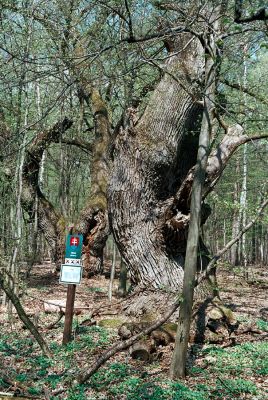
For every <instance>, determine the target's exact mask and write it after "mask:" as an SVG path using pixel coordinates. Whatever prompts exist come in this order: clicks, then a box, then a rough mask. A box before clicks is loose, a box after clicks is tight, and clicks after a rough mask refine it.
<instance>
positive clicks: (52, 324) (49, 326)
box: [45, 310, 64, 329]
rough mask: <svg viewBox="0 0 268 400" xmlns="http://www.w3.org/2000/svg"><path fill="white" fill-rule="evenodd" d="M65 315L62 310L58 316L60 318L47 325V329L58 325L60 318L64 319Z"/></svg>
mask: <svg viewBox="0 0 268 400" xmlns="http://www.w3.org/2000/svg"><path fill="white" fill-rule="evenodd" d="M63 316H64V312H63V311H62V310H60V312H59V316H58V318H57V319H56V321H55V322H52V323H51V324H49V325H47V326H45V328H46V329H53V328H54V326H55V325H57V324H58V323H59V322H60V320H61V319H62V317H63Z"/></svg>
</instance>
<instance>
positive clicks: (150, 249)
mask: <svg viewBox="0 0 268 400" xmlns="http://www.w3.org/2000/svg"><path fill="white" fill-rule="evenodd" d="M177 46H178V49H177V50H178V51H180V54H179V56H176V55H174V56H172V57H171V58H170V59H169V61H168V63H167V64H166V71H167V72H166V73H165V75H164V77H163V79H162V80H161V81H160V83H159V84H158V86H157V88H156V89H155V91H154V93H153V95H152V97H151V99H150V101H149V104H148V106H147V108H146V110H145V112H144V115H143V116H142V118H141V119H140V121H139V122H138V124H137V125H135V124H134V123H133V124H130V126H129V127H128V128H127V129H125V130H121V132H120V133H119V135H118V137H117V139H116V143H115V150H114V167H113V171H112V176H111V179H110V182H109V188H108V199H109V202H108V207H109V217H110V223H111V226H112V230H113V234H114V237H115V240H116V243H117V246H118V248H119V250H120V253H121V254H122V256H123V258H124V260H125V262H126V264H127V266H128V268H129V270H130V274H131V278H132V281H133V282H134V283H140V282H142V283H143V284H145V285H147V286H150V287H154V288H163V287H165V288H168V290H176V288H178V287H181V284H182V277H183V258H184V252H185V236H184V233H183V235H182V236H183V237H182V238H181V243H182V249H181V253H179V254H178V255H177V256H176V257H175V256H172V255H171V254H170V253H169V251H168V246H169V240H168V238H167V235H166V230H165V220H166V219H167V216H166V210H167V206H168V205H170V204H171V203H172V201H173V196H174V194H175V193H176V189H177V188H178V185H180V183H181V181H182V180H183V179H184V178H185V175H186V174H187V172H188V170H189V168H190V167H191V166H193V165H194V164H195V160H196V152H197V143H198V133H196V132H195V131H196V130H197V131H198V128H199V118H200V112H201V109H200V105H198V104H197V102H196V99H197V98H198V93H194V91H193V83H192V82H196V81H197V80H200V79H201V76H202V72H203V59H202V55H203V50H202V46H201V44H200V42H199V41H198V39H196V38H194V37H191V35H190V34H184V35H182V36H181V37H180V41H179V42H178V44H177ZM189 81H190V82H191V83H190V84H189ZM131 125H132V126H131ZM187 151H188V152H187ZM177 244H178V245H179V244H180V243H179V240H177Z"/></svg>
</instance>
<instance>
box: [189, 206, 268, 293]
mask: <svg viewBox="0 0 268 400" xmlns="http://www.w3.org/2000/svg"><path fill="white" fill-rule="evenodd" d="M267 205H268V199H266V200H264V201H263V203H262V204H261V206H260V208H259V210H258V211H257V213H256V216H255V217H254V218H253V219H252V220H251V221H250V222H249V223H248V224H247V225H246V226H244V227H243V228H242V229H241V231H240V232H239V234H238V235H237V236H236V237H235V238H233V239H232V240H230V241H229V242H228V243H227V245H226V246H225V247H224V248H223V249H221V250H220V251H219V252H218V253H217V254H216V255H215V256H213V257H212V259H211V261H210V262H209V264H208V266H207V268H206V270H205V271H204V272H203V273H202V274H200V275H199V276H198V278H197V279H196V281H195V286H197V285H199V284H200V283H201V282H202V281H203V280H204V279H205V278H207V277H208V276H209V274H210V273H211V271H212V270H213V269H214V268H216V262H217V261H218V260H219V259H220V258H221V257H222V256H223V254H224V253H226V251H227V250H229V249H230V248H231V247H232V246H233V244H235V243H236V242H238V240H239V239H240V238H241V237H242V236H243V235H244V233H246V232H247V231H248V230H249V229H250V228H251V227H252V226H253V225H254V224H255V222H256V221H257V220H258V219H259V218H260V217H261V215H262V213H263V211H264V209H265V207H267Z"/></svg>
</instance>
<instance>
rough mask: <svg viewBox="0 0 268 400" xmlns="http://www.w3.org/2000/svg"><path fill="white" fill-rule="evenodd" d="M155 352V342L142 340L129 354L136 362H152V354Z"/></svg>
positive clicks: (134, 345)
mask: <svg viewBox="0 0 268 400" xmlns="http://www.w3.org/2000/svg"><path fill="white" fill-rule="evenodd" d="M154 352H155V346H154V343H153V341H150V340H148V339H147V340H146V339H144V340H140V341H139V342H137V343H134V344H133V345H132V346H131V347H130V348H129V354H130V355H131V357H132V358H134V359H135V360H141V361H147V362H148V361H150V360H151V353H154Z"/></svg>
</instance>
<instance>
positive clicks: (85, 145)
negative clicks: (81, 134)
mask: <svg viewBox="0 0 268 400" xmlns="http://www.w3.org/2000/svg"><path fill="white" fill-rule="evenodd" d="M59 142H61V143H64V144H67V145H70V146H76V147H79V148H80V149H82V150H85V151H86V152H87V153H92V148H93V143H90V142H86V141H85V140H82V139H80V138H73V139H66V138H61V139H60V138H58V139H56V138H55V140H54V143H59Z"/></svg>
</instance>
